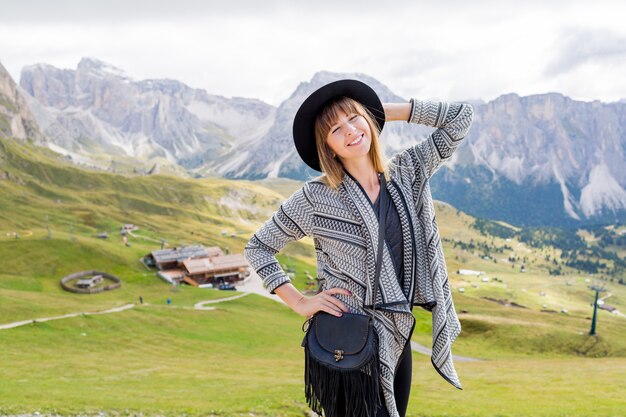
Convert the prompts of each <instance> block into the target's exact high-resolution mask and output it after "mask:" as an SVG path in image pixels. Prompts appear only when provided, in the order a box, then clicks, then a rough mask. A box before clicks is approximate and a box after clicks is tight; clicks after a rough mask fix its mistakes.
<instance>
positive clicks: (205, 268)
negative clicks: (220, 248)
mask: <svg viewBox="0 0 626 417" xmlns="http://www.w3.org/2000/svg"><path fill="white" fill-rule="evenodd" d="M183 265H184V266H185V269H186V270H187V272H188V273H190V274H202V273H204V272H209V271H212V270H213V264H212V263H211V261H210V260H209V258H199V259H185V260H184V261H183Z"/></svg>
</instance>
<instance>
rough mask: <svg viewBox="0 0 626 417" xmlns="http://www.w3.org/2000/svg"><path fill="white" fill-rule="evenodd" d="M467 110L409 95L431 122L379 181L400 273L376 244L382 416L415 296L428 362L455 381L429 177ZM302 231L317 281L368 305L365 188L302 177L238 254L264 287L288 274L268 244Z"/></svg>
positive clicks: (352, 307) (455, 139)
mask: <svg viewBox="0 0 626 417" xmlns="http://www.w3.org/2000/svg"><path fill="white" fill-rule="evenodd" d="M472 119H473V108H472V106H471V105H469V104H466V103H450V104H449V103H445V102H434V101H421V100H414V103H413V106H412V113H411V116H410V119H409V122H410V123H418V124H424V125H427V126H432V127H435V128H436V129H435V130H434V131H433V132H432V133H431V134H430V135H429V136H428V138H426V139H425V140H423V141H421V142H419V143H417V144H416V145H413V146H411V147H409V148H408V149H405V150H403V151H401V152H399V153H397V154H395V155H394V156H393V157H392V158H391V159H390V160H389V161H388V164H387V167H388V170H389V177H390V178H389V180H388V181H387V190H388V192H389V195H390V197H391V199H392V201H393V203H394V205H395V207H396V209H397V211H398V215H399V218H400V223H401V230H400V231H398V232H401V233H402V240H403V249H404V250H403V252H404V254H403V256H404V258H403V272H404V274H403V275H404V280H403V281H402V283H399V282H398V279H397V277H396V274H395V270H394V266H393V262H392V256H391V254H390V253H389V250H388V248H387V245H383V255H382V264H381V271H380V277H379V279H380V281H379V287H378V292H377V295H376V300H375V303H376V313H375V315H376V317H375V318H376V320H375V323H374V325H375V327H376V330H377V333H378V336H379V360H380V383H381V386H382V389H383V394H384V401H385V405H386V407H387V411H388V412H389V416H390V417H399V414H398V411H397V407H396V403H395V398H394V387H393V381H394V377H395V373H396V367H397V365H398V362H399V358H400V355H401V353H402V351H403V349H404V346H405V345H406V343H407V342H408V341H409V340H410V338H411V334H412V333H413V329H414V328H415V318H414V317H413V314H412V309H413V306H415V305H417V306H420V307H422V308H424V309H426V310H428V311H430V312H431V313H432V324H433V326H432V327H433V333H432V336H433V338H432V355H431V363H432V365H433V366H434V368H435V369H436V370H437V371H438V372H439V374H440V375H441V376H442V377H443V378H444V379H445V380H446V381H448V382H449V383H450V384H452V385H454V386H455V387H457V388H459V389H461V383H460V381H459V378H458V376H457V373H456V370H455V368H454V364H453V362H452V352H451V346H452V342H453V341H454V340H455V339H456V337H457V336H458V335H459V333H460V332H461V325H460V322H459V319H458V317H457V314H456V311H455V308H454V303H453V301H452V295H451V291H450V286H449V283H448V274H447V270H446V264H445V259H444V254H443V247H442V244H441V239H440V236H439V230H438V227H437V222H436V220H435V210H434V205H433V199H432V196H431V192H430V186H429V178H430V177H431V176H432V175H433V174H434V173H435V172H436V171H437V169H438V168H439V167H440V166H441V164H442V163H443V162H445V161H447V160H448V159H449V158H450V157H451V156H452V153H453V152H454V150H455V149H456V148H457V147H458V145H459V143H460V142H461V140H462V139H463V138H464V137H465V136H466V134H467V132H468V130H469V128H470V125H471V123H472ZM304 236H310V237H312V238H313V242H314V244H315V252H316V257H317V277H318V279H319V281H320V290H326V289H329V288H344V289H347V290H349V291H351V292H352V294H353V295H352V296H345V295H343V294H337V295H336V297H337V298H339V299H340V300H341V301H343V302H344V303H345V304H346V306H347V307H348V309H349V311H350V312H351V313H360V314H371V313H370V312H369V309H370V308H371V307H372V304H373V302H374V300H372V293H373V284H374V282H373V278H374V275H375V269H376V263H377V262H378V259H376V257H377V243H378V218H377V217H376V213H375V212H374V209H373V207H372V204H371V202H370V200H369V197H368V196H367V194H366V192H365V190H364V189H363V187H362V186H361V185H360V184H359V183H358V182H357V181H356V180H355V179H354V178H353V177H352V176H351V175H350V174H349V173H348V172H347V171H344V177H343V180H342V183H341V185H340V186H339V189H338V190H332V189H331V188H329V187H328V186H326V185H325V184H324V183H323V182H321V181H320V179H319V177H318V178H316V179H313V180H310V181H307V182H306V183H305V184H304V186H303V187H302V188H300V189H299V190H297V191H296V192H294V193H293V194H292V195H291V196H290V197H289V198H288V199H287V200H286V201H284V202H283V203H282V204H281V205H280V207H279V209H278V210H277V211H276V212H275V213H274V214H273V215H272V216H271V218H270V219H268V220H267V221H266V222H265V223H264V224H263V225H261V227H260V228H259V229H258V230H257V231H256V232H255V233H254V235H253V236H252V238H251V239H250V240H249V242H248V244H247V245H246V247H245V249H244V256H245V257H246V259H247V260H248V262H249V263H250V265H251V266H252V267H253V268H254V270H255V271H256V272H257V274H258V275H259V276H260V277H261V279H262V280H263V284H264V286H265V288H266V289H267V290H268V291H269V292H270V293H272V294H273V293H274V290H275V289H276V288H277V287H278V286H280V285H281V284H284V283H285V282H289V281H290V279H289V277H288V276H287V275H286V274H285V271H284V270H283V269H282V268H281V266H280V264H279V263H278V261H277V259H276V256H275V255H276V253H278V252H279V251H280V250H281V249H282V248H283V247H284V246H285V245H286V244H287V243H289V242H291V241H294V240H298V239H302V238H303V237H304ZM364 307H365V309H364Z"/></svg>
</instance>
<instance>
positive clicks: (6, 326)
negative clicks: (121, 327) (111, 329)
mask: <svg viewBox="0 0 626 417" xmlns="http://www.w3.org/2000/svg"><path fill="white" fill-rule="evenodd" d="M133 307H135V305H134V304H126V305H124V306H121V307H115V308H110V309H108V310H103V311H93V312H81V313H70V314H64V315H62V316H55V317H42V318H38V319H32V320H22V321H16V322H13V323H7V324H0V330H4V329H12V328H14V327H19V326H24V325H26V324H31V323H35V322H37V323H40V322H44V321H50V320H60V319H67V318H70V317H77V316H82V315H85V316H92V315H96V314H109V313H117V312H120V311H124V310H128V309H130V308H133Z"/></svg>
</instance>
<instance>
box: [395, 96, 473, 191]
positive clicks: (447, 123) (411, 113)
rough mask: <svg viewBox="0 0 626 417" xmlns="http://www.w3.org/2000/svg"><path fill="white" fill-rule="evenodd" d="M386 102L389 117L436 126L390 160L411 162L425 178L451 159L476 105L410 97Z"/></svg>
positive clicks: (402, 163)
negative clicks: (423, 137) (394, 101)
mask: <svg viewBox="0 0 626 417" xmlns="http://www.w3.org/2000/svg"><path fill="white" fill-rule="evenodd" d="M383 106H384V108H385V118H386V120H404V121H406V122H408V123H417V124H422V125H426V126H432V127H436V128H437V129H435V130H434V131H433V132H432V133H431V134H430V135H429V136H428V138H426V140H423V141H420V142H419V143H417V144H416V145H414V146H411V147H410V148H409V149H407V150H406V151H404V152H401V153H399V154H397V155H395V156H394V158H392V161H391V162H392V163H393V164H397V165H404V164H410V165H411V167H412V169H414V170H415V175H416V176H419V175H423V176H424V177H425V179H428V178H430V177H431V176H432V175H433V174H434V173H435V172H436V171H437V169H438V168H439V167H440V166H441V164H442V163H443V162H445V161H447V160H449V159H450V157H451V156H452V154H453V153H454V151H455V150H456V148H457V147H458V146H459V144H460V143H461V141H462V140H463V138H465V136H466V135H467V132H468V131H469V128H470V126H471V125H472V121H473V119H474V108H473V107H472V106H471V105H470V104H469V103H447V102H442V101H431V100H417V99H411V102H409V103H399V104H396V103H393V104H392V103H386V104H384V105H383ZM387 109H389V111H390V115H389V118H387V113H386V112H387Z"/></svg>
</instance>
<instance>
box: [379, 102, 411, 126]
mask: <svg viewBox="0 0 626 417" xmlns="http://www.w3.org/2000/svg"><path fill="white" fill-rule="evenodd" d="M383 109H385V121H386V122H394V121H403V122H406V121H407V120H409V116H410V113H411V103H410V102H409V103H383Z"/></svg>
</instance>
